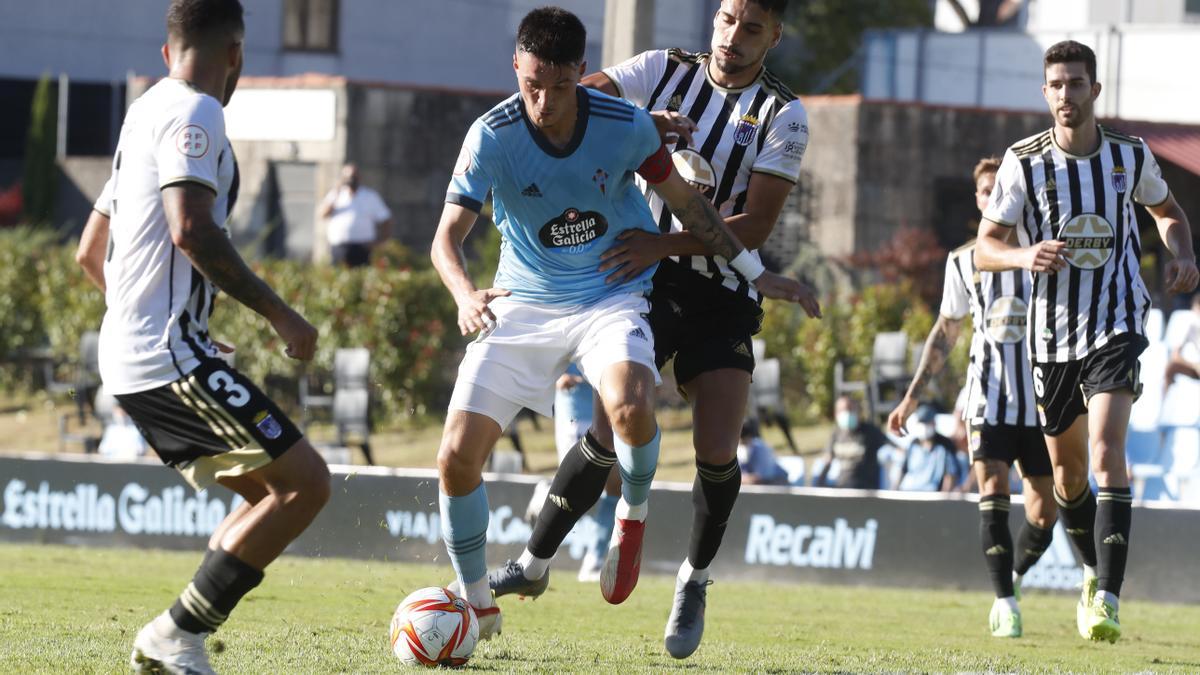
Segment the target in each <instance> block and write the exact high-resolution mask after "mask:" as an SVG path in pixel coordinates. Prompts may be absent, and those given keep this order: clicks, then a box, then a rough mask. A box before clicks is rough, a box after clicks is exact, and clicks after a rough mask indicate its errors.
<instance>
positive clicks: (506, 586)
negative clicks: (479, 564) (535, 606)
mask: <svg viewBox="0 0 1200 675" xmlns="http://www.w3.org/2000/svg"><path fill="white" fill-rule="evenodd" d="M549 585H550V570H549V569H547V570H546V573H545V574H543V575H542V576H541V578H540V579H532V580H531V579H527V578H525V568H524V567H521V563H519V562H517V561H515V560H509V561H507V562H505V563H504V565H503V566H502V567H500V568H499V569H494V570H490V571H489V572H488V587H489V588H491V589H492V590H493V591H495V592H496V597H497V598H499V597H501V596H504V595H512V594H514V593H515V594H516V595H517V596H518V597H521V598H536V597H538V596H539V595H541V594H542V593H545V592H546V588H547V587H548V586H549Z"/></svg>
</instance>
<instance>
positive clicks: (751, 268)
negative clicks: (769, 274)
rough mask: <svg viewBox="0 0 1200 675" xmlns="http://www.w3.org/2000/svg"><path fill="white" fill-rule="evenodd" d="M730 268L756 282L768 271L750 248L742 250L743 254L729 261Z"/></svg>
mask: <svg viewBox="0 0 1200 675" xmlns="http://www.w3.org/2000/svg"><path fill="white" fill-rule="evenodd" d="M729 266H730V267H732V268H733V269H735V270H737V271H738V273H739V274H741V275H742V276H744V277H746V279H747V280H749V281H754V280H755V279H757V278H759V277H761V276H762V273H763V272H766V271H767V268H766V267H763V264H762V261H760V260H759V259H758V258H755V257H754V254H753V253H751V252H750V249H748V248H744V249H742V252H741V253H739V254H737V255H736V256H734V257H733V260H730V261H729Z"/></svg>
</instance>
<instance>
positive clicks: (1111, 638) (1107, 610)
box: [1087, 595, 1121, 642]
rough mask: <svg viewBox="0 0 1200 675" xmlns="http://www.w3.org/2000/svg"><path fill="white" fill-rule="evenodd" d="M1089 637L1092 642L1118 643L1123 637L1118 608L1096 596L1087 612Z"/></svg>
mask: <svg viewBox="0 0 1200 675" xmlns="http://www.w3.org/2000/svg"><path fill="white" fill-rule="evenodd" d="M1087 637H1088V638H1089V639H1091V640H1096V641H1100V640H1105V641H1107V642H1116V641H1117V640H1118V639H1120V637H1121V622H1120V621H1118V620H1117V608H1116V607H1113V606H1112V605H1110V604H1108V603H1107V602H1105V601H1104V598H1102V597H1100V596H1098V595H1097V596H1095V597H1093V598H1092V604H1091V605H1089V606H1088V610H1087Z"/></svg>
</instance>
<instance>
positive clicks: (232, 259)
mask: <svg viewBox="0 0 1200 675" xmlns="http://www.w3.org/2000/svg"><path fill="white" fill-rule="evenodd" d="M176 246H178V247H179V250H180V251H182V252H183V254H184V255H185V256H187V258H188V260H191V261H192V265H193V266H195V268H196V269H198V270H200V273H201V274H203V275H204V276H205V277H206V278H207V279H208V280H209V281H211V282H213V283H214V284H216V286H217V288H220V289H221V290H222V291H224V292H225V293H226V294H227V295H228V296H229V297H231V298H233V299H234V300H237V301H238V302H240V303H242V304H243V305H245V306H247V307H249V308H250V309H252V310H254V311H255V312H257V313H259V314H260V315H262V316H263V317H265V318H266V319H267V320H268V321H272V322H273V321H274V320H275V319H277V318H278V317H279V316H281V315H282V314H283V313H285V312H287V311H288V309H289V308H288V306H287V304H286V303H285V302H284V301H283V300H282V299H281V298H280V297H279V296H278V295H276V293H275V291H273V290H271V287H270V286H268V285H267V282H265V281H263V280H262V279H260V278H259V277H258V275H257V274H255V273H254V272H253V271H252V270H251V269H250V267H249V266H247V265H246V262H245V261H244V260H242V256H241V255H239V254H238V252H237V249H235V248H234V247H233V242H231V241H230V240H229V237H227V236H225V233H224V232H223V231H221V229H220V228H219V227H217V226H216V224H215V223H212V222H211V221H210V222H209V223H208V225H207V226H204V225H201V226H198V227H193V228H190V229H189V231H188V234H187V236H186V237H185V238H182V239H181V240H180V241H178V242H176Z"/></svg>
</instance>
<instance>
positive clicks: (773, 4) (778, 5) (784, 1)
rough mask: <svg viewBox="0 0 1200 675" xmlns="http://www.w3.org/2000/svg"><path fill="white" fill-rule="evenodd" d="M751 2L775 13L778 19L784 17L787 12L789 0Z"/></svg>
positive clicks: (751, 0)
mask: <svg viewBox="0 0 1200 675" xmlns="http://www.w3.org/2000/svg"><path fill="white" fill-rule="evenodd" d="M750 2H753V3H754V4H756V5H758V6H759V7H762V8H763V9H765V10H766V11H768V12H770V13H771V14H774V15H775V18H777V19H783V15H784V13H785V12H787V5H788V0H750Z"/></svg>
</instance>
